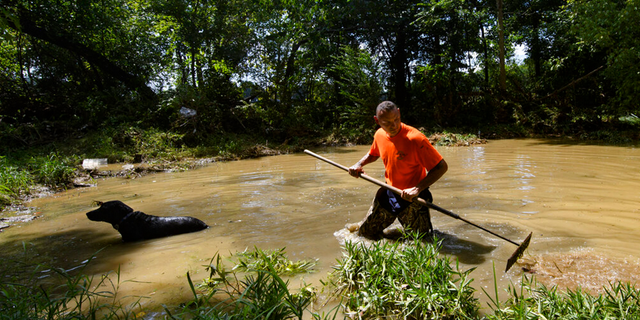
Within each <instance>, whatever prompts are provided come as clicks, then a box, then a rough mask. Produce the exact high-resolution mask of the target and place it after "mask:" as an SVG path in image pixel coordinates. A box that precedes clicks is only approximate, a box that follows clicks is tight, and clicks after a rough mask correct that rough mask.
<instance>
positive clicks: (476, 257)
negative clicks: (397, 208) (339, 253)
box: [385, 227, 497, 265]
mask: <svg viewBox="0 0 640 320" xmlns="http://www.w3.org/2000/svg"><path fill="white" fill-rule="evenodd" d="M403 236H404V234H403V233H402V231H401V230H400V229H399V228H393V227H392V228H390V229H388V230H387V231H385V238H386V239H389V240H394V241H399V240H400V239H402V238H403ZM433 239H435V241H442V242H441V244H440V253H442V254H445V255H448V256H455V257H456V258H457V259H458V261H460V262H461V263H464V264H469V265H478V264H482V263H484V262H485V261H486V260H487V258H486V256H487V255H488V254H489V253H491V252H492V251H493V250H495V249H496V248H497V247H496V246H487V245H483V244H480V243H477V242H474V241H469V240H464V239H460V238H458V237H456V236H455V235H452V234H448V233H446V232H442V231H438V230H434V231H433V238H430V239H428V240H427V241H429V242H434V240H433Z"/></svg>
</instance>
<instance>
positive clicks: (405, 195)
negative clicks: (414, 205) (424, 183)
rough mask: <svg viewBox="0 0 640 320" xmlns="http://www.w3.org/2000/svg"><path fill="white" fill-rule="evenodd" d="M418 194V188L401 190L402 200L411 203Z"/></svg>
mask: <svg viewBox="0 0 640 320" xmlns="http://www.w3.org/2000/svg"><path fill="white" fill-rule="evenodd" d="M419 194H420V189H418V187H413V188H408V189H404V190H402V195H401V197H402V199H404V200H407V201H413V198H415V197H417V196H418V195H419Z"/></svg>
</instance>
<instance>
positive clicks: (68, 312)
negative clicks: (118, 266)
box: [0, 259, 140, 320]
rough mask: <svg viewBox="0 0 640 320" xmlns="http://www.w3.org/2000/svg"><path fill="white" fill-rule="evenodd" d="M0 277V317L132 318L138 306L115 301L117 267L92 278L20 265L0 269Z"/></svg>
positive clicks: (25, 318) (1, 318) (60, 319)
mask: <svg viewBox="0 0 640 320" xmlns="http://www.w3.org/2000/svg"><path fill="white" fill-rule="evenodd" d="M89 260H91V259H89ZM13 265H14V266H15V265H16V264H13ZM84 267H86V264H85V265H84V266H83V268H84ZM83 268H81V269H80V271H82V269H83ZM25 270H29V271H25ZM0 277H1V278H0V279H1V280H0V310H1V311H0V320H3V319H12V320H18V319H24V320H27V319H29V320H31V319H56V320H67V319H69V320H71V319H77V320H84V319H135V318H136V314H135V309H139V308H140V306H139V304H138V302H134V303H133V304H131V305H128V306H125V305H123V304H121V303H120V302H119V300H120V299H119V297H118V295H117V291H118V287H119V285H120V274H119V270H118V271H117V272H110V273H108V274H105V275H103V276H100V277H97V278H95V277H89V276H86V275H83V274H82V273H79V274H77V275H71V274H69V273H67V271H65V270H62V269H58V268H45V267H43V266H41V265H37V266H35V267H34V266H29V265H21V270H6V269H5V270H3V272H2V273H0ZM43 278H44V279H46V281H45V280H43ZM114 278H115V279H114ZM98 287H101V289H100V290H97V289H94V288H98Z"/></svg>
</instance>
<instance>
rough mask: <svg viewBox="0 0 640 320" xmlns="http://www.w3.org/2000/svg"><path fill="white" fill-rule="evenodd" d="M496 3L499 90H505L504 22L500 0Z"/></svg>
mask: <svg viewBox="0 0 640 320" xmlns="http://www.w3.org/2000/svg"><path fill="white" fill-rule="evenodd" d="M496 1H497V2H498V43H499V47H500V90H501V91H502V92H505V91H506V90H507V72H506V70H505V67H504V51H505V50H504V21H502V0H496Z"/></svg>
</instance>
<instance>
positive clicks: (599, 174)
mask: <svg viewBox="0 0 640 320" xmlns="http://www.w3.org/2000/svg"><path fill="white" fill-rule="evenodd" d="M437 149H438V150H439V151H440V153H441V154H442V155H443V156H444V158H445V159H446V161H447V163H448V164H449V171H448V172H447V173H446V174H445V176H444V177H443V178H442V179H441V180H440V181H438V182H437V183H436V184H435V185H434V186H433V187H432V188H431V191H432V193H433V196H434V203H435V204H437V205H439V206H441V207H443V208H446V209H448V210H451V211H453V212H455V213H457V214H459V215H460V216H462V217H464V218H465V219H467V220H469V221H472V222H474V223H476V224H479V225H481V226H483V227H485V228H487V229H490V230H492V231H494V232H496V233H498V234H501V235H503V236H505V237H507V238H509V239H511V240H514V241H516V242H518V243H519V242H520V241H522V240H523V239H524V238H525V237H526V236H527V235H528V234H529V232H533V238H532V240H531V244H530V246H529V249H528V251H527V253H526V254H525V257H524V259H523V260H522V261H523V263H522V264H516V265H515V266H514V267H513V268H512V270H511V271H509V273H506V274H505V273H504V272H503V271H504V267H505V264H506V261H507V259H508V258H509V257H510V255H511V253H513V251H514V250H515V249H516V246H514V245H513V244H511V243H508V242H506V241H504V240H501V239H499V238H496V237H494V236H492V235H490V234H488V233H486V232H483V231H482V230H480V229H477V228H475V227H473V226H471V225H468V224H466V223H464V222H462V221H460V220H455V219H453V218H451V217H448V216H445V215H443V214H441V213H439V212H436V211H433V210H432V212H431V215H432V222H433V226H434V228H435V229H436V230H437V234H438V235H439V236H440V237H442V238H443V239H444V246H443V248H442V253H443V254H445V255H447V256H449V257H451V259H452V260H454V261H455V260H456V259H458V260H459V261H460V267H461V269H463V270H466V269H468V268H472V267H476V268H477V269H476V270H475V271H473V273H472V274H471V275H472V277H473V278H474V279H475V280H474V282H473V287H475V288H476V289H477V290H478V292H477V294H478V297H479V298H480V299H481V300H482V301H483V308H484V307H486V303H485V302H486V298H485V297H483V293H482V290H481V289H480V288H481V287H482V288H485V290H487V292H489V293H493V281H494V274H493V266H494V264H495V269H496V275H497V277H498V284H499V292H500V294H501V296H506V295H505V294H504V292H503V290H502V289H504V288H506V287H507V286H508V285H509V284H510V283H518V282H519V281H520V279H521V275H522V274H523V268H525V269H527V270H529V272H530V273H528V274H535V276H536V277H537V279H538V280H540V281H541V282H543V283H545V284H547V285H558V286H560V287H563V288H564V287H569V288H575V287H576V286H577V285H580V286H582V287H583V288H586V289H588V290H592V291H593V292H598V290H599V289H600V288H601V287H602V286H603V285H606V284H607V283H608V282H609V281H616V280H622V281H632V282H634V283H637V282H638V280H639V279H638V278H639V277H640V276H639V275H640V246H638V245H637V244H638V243H640V232H638V230H640V219H639V218H640V192H639V190H640V170H639V168H640V148H637V147H636V148H634V147H621V146H597V145H583V144H575V143H563V142H561V141H556V140H534V139H526V140H498V141H489V143H488V144H486V145H480V146H472V147H438V148H437ZM312 151H314V152H316V153H318V154H320V155H322V156H324V157H327V158H329V159H331V160H333V161H336V162H338V163H341V164H343V165H346V166H350V165H352V164H353V163H355V162H356V161H358V160H359V159H360V158H361V157H362V156H363V155H364V153H365V152H367V151H368V147H367V146H358V147H342V148H317V149H313V150H312ZM365 171H366V172H367V173H368V174H369V175H371V176H372V177H374V178H376V179H379V180H384V172H383V171H384V168H383V165H382V162H381V161H378V162H376V163H373V164H370V165H368V166H367V167H365ZM376 190H377V187H376V186H374V185H373V184H371V183H368V182H366V181H364V180H362V179H354V178H352V177H350V176H348V175H347V173H345V172H344V171H342V170H339V169H336V168H335V167H333V166H331V165H329V164H327V163H324V162H322V161H320V160H317V159H315V158H313V157H310V156H308V155H305V154H303V153H300V154H293V155H281V156H273V157H263V158H259V159H251V160H242V161H234V162H219V163H212V164H209V165H208V166H206V167H204V168H200V169H196V170H191V171H188V172H176V173H158V174H152V175H148V176H144V177H141V178H137V179H123V178H109V179H104V180H99V181H97V186H96V187H91V188H82V189H74V190H69V191H66V192H62V193H59V194H56V195H54V196H50V197H46V198H42V199H37V200H34V201H32V202H31V203H30V205H31V206H33V207H36V208H37V211H39V216H40V217H39V218H38V219H36V220H34V221H32V222H27V223H21V224H18V225H15V226H13V227H10V228H7V229H5V230H4V231H3V232H2V233H0V244H2V246H3V250H2V251H3V253H2V254H0V258H2V259H9V258H10V257H11V256H12V255H14V254H20V252H22V251H23V250H24V248H26V249H27V251H28V252H29V254H32V255H34V256H37V257H38V259H42V260H45V261H49V262H51V263H53V264H54V265H56V266H59V267H62V268H65V269H73V268H76V267H78V266H79V265H81V264H82V262H83V261H85V260H87V259H89V258H90V257H91V256H93V255H95V257H94V259H93V261H92V262H91V263H89V264H88V266H87V267H86V269H84V270H83V272H84V273H85V274H89V275H101V274H104V273H106V272H109V271H112V270H117V269H118V268H119V269H120V279H122V280H123V281H126V282H123V283H122V284H121V285H120V289H119V294H120V295H121V296H139V297H143V298H142V299H141V300H140V303H141V305H143V306H145V307H149V308H153V309H160V308H161V307H160V306H161V304H166V305H176V304H178V303H180V302H183V301H184V300H185V299H188V298H189V297H190V289H189V287H188V284H187V278H186V273H187V272H190V274H191V275H192V276H193V278H194V279H196V280H200V279H202V278H204V277H205V276H206V275H207V273H206V272H205V270H204V267H203V265H205V264H208V262H209V260H210V259H211V258H212V257H213V256H214V255H215V254H216V253H220V254H221V255H223V256H229V255H230V254H232V253H235V252H238V251H243V250H245V249H249V250H251V249H253V248H254V247H258V248H260V249H279V248H283V247H286V253H287V255H288V257H289V258H290V259H292V260H299V259H318V261H319V262H318V266H317V268H316V269H317V272H315V273H313V274H310V275H302V276H297V277H295V281H293V283H298V282H300V281H299V280H303V281H304V282H306V283H308V284H311V285H313V286H317V287H320V286H321V284H320V280H322V279H326V276H327V273H328V272H330V271H331V270H332V269H331V267H332V266H333V265H334V264H335V262H336V259H340V258H341V257H342V249H341V243H342V242H344V241H345V240H354V238H355V237H354V236H353V235H352V234H349V232H348V231H347V230H346V229H345V228H344V227H345V224H347V223H352V222H358V221H360V220H361V219H362V218H363V217H364V215H365V214H366V212H367V209H368V208H369V205H370V203H371V199H372V197H373V195H374V194H375V192H376ZM109 200H121V201H123V202H125V203H126V204H127V205H129V206H130V207H132V208H133V209H134V210H139V211H142V212H145V213H147V214H152V215H159V216H192V217H196V218H198V219H201V220H203V221H204V222H206V223H207V224H208V225H209V226H210V228H208V229H206V230H204V231H201V232H196V233H190V234H183V235H178V236H173V237H167V238H161V239H154V240H146V241H140V242H134V243H123V242H122V241H121V237H120V234H119V233H118V232H117V231H116V230H114V229H113V228H112V227H111V225H110V224H107V223H104V222H93V221H89V220H88V219H87V217H86V215H85V214H86V212H88V211H91V210H93V209H95V207H94V206H92V202H93V201H109ZM355 240H357V239H355Z"/></svg>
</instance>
